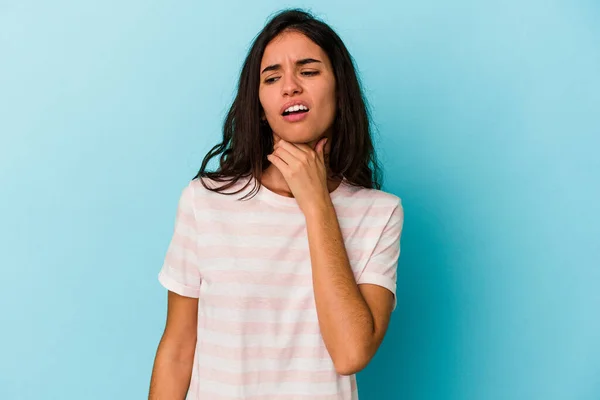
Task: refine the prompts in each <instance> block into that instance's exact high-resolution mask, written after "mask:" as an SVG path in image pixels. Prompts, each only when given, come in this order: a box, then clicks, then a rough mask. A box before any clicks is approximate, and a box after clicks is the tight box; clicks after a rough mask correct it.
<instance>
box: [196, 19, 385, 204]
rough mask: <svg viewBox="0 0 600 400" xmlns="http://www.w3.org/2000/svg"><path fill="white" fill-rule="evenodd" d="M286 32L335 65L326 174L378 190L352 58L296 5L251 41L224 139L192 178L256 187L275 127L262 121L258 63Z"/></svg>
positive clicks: (325, 27)
mask: <svg viewBox="0 0 600 400" xmlns="http://www.w3.org/2000/svg"><path fill="white" fill-rule="evenodd" d="M284 31H296V32H299V33H302V34H304V35H305V36H306V37H308V38H309V39H310V40H312V41H313V42H314V43H316V44H317V45H318V46H319V47H321V48H322V49H323V51H324V52H325V53H326V54H327V56H328V57H329V60H330V61H331V65H332V67H333V72H334V76H335V80H336V103H337V109H336V115H335V119H334V122H333V134H332V136H331V138H330V140H331V144H330V146H331V148H330V153H329V169H330V173H331V174H332V176H334V177H338V178H341V177H343V178H345V179H346V181H347V182H348V183H350V184H351V185H354V186H362V187H365V188H370V189H372V188H375V189H380V188H381V182H380V174H381V168H380V167H379V165H378V162H377V157H376V155H375V149H374V147H373V142H372V139H371V127H370V122H369V121H370V113H369V110H368V107H367V102H366V100H365V98H364V96H363V93H362V90H361V84H360V80H359V78H358V76H357V73H356V69H355V67H354V60H353V59H352V56H351V55H350V53H349V52H348V49H346V46H345V45H344V43H343V42H342V40H341V39H340V37H339V36H338V35H337V34H336V33H335V32H334V31H333V29H331V27H329V26H328V25H327V24H326V23H324V22H322V21H320V20H318V19H316V18H315V17H314V16H313V15H311V14H310V13H308V12H306V11H303V10H300V9H288V10H284V11H280V12H279V13H277V14H276V15H275V16H273V17H272V18H271V19H270V20H269V21H268V23H267V24H266V25H265V27H264V28H263V29H262V31H261V32H260V33H259V34H258V35H257V36H256V38H255V39H254V41H253V43H252V46H251V48H250V51H249V52H248V55H247V56H246V60H245V61H244V65H243V67H242V71H241V74H240V78H239V82H238V88H237V94H236V96H235V99H234V101H233V104H232V105H231V108H230V109H229V112H228V114H227V117H226V119H225V123H224V124H223V141H222V142H221V143H219V144H217V145H215V146H214V147H213V148H212V149H211V150H210V151H209V152H208V154H207V155H206V156H205V157H204V160H203V161H202V166H201V167H200V170H199V171H198V174H197V175H196V176H195V177H194V178H203V177H207V178H209V179H212V180H214V181H217V182H228V183H227V184H225V185H222V186H220V187H217V188H213V187H208V186H207V185H206V184H205V183H204V181H203V180H202V179H200V181H201V182H202V185H203V186H204V187H206V188H207V189H209V190H212V191H215V192H219V193H222V191H223V190H226V189H228V188H230V187H232V186H233V185H235V183H236V182H237V181H238V180H239V179H240V178H242V177H244V178H245V177H250V176H253V177H255V178H256V181H257V185H255V187H254V192H253V193H256V192H257V191H258V190H259V189H260V186H261V183H260V178H261V177H262V173H263V171H264V170H265V169H266V168H267V167H268V166H269V165H270V162H269V160H268V159H267V155H268V154H269V153H270V152H271V151H272V149H273V131H272V130H271V128H270V127H269V124H268V123H264V122H263V123H261V115H262V106H261V104H260V101H259V97H258V90H259V85H260V64H261V61H262V57H263V53H264V51H265V47H267V45H268V44H269V42H271V40H273V39H274V38H275V37H277V36H278V35H279V34H280V33H282V32H284ZM218 154H221V156H220V158H219V168H218V170H217V171H214V172H210V171H206V166H207V164H208V162H209V161H210V159H211V158H213V157H215V156H217V155H218ZM248 183H249V182H248ZM247 185H248V184H246V186H244V187H243V188H242V189H240V190H238V191H236V192H233V193H223V194H235V193H239V192H240V191H241V190H243V189H244V188H245V187H247Z"/></svg>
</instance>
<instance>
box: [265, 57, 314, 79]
mask: <svg viewBox="0 0 600 400" xmlns="http://www.w3.org/2000/svg"><path fill="white" fill-rule="evenodd" d="M311 63H321V61H319V60H315V59H314V58H303V59H301V60H298V61H296V65H298V66H302V65H306V64H311ZM278 69H281V64H273V65H269V66H268V67H266V68H265V69H263V70H262V72H261V75H262V74H264V73H265V72H268V71H277V70H278Z"/></svg>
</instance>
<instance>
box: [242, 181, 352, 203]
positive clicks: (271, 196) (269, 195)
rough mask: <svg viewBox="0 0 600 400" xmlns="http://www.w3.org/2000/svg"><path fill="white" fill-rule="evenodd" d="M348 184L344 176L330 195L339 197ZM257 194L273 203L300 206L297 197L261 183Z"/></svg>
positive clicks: (332, 197)
mask: <svg viewBox="0 0 600 400" xmlns="http://www.w3.org/2000/svg"><path fill="white" fill-rule="evenodd" d="M252 179H254V181H255V182H256V181H257V180H256V178H252ZM256 183H257V184H258V182H256ZM346 184H347V181H346V178H342V181H341V182H340V184H339V185H338V187H337V188H335V189H334V190H333V191H332V192H330V193H329V196H330V197H331V200H332V201H333V200H334V199H336V198H338V197H339V196H340V195H342V193H343V191H344V190H345V188H346ZM256 196H258V197H259V198H261V199H263V200H265V201H267V202H269V203H273V204H277V205H281V206H285V207H296V208H298V207H299V206H298V202H297V201H296V198H295V197H287V196H283V195H281V194H277V193H275V192H273V191H272V190H270V189H268V188H267V187H266V186H265V185H262V184H261V185H260V189H259V190H258V193H257V194H256Z"/></svg>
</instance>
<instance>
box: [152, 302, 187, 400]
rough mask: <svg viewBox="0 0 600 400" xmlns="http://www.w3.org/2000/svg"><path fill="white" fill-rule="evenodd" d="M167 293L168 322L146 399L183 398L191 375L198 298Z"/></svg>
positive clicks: (167, 399)
mask: <svg viewBox="0 0 600 400" xmlns="http://www.w3.org/2000/svg"><path fill="white" fill-rule="evenodd" d="M168 293H169V294H168V307H167V322H166V326H165V330H164V333H163V335H162V338H161V340H160V344H159V345H158V350H157V352H156V358H155V360H154V368H153V370H152V378H151V380H150V393H149V395H148V399H149V400H172V399H180V400H183V399H185V396H186V394H187V391H188V387H189V384H190V378H191V374H192V364H193V361H194V352H195V349H196V335H197V331H196V329H197V328H196V321H197V319H198V299H197V298H191V297H184V296H180V295H178V294H176V293H174V292H172V291H169V292H168Z"/></svg>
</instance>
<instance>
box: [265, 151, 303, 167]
mask: <svg viewBox="0 0 600 400" xmlns="http://www.w3.org/2000/svg"><path fill="white" fill-rule="evenodd" d="M271 154H274V155H276V156H277V157H279V158H280V159H281V160H283V162H284V163H286V164H287V165H292V164H294V163H296V162H297V161H298V159H297V158H296V157H294V155H293V154H291V153H290V152H289V151H287V150H286V149H284V148H283V147H278V148H277V149H275V151H273V153H271Z"/></svg>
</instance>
